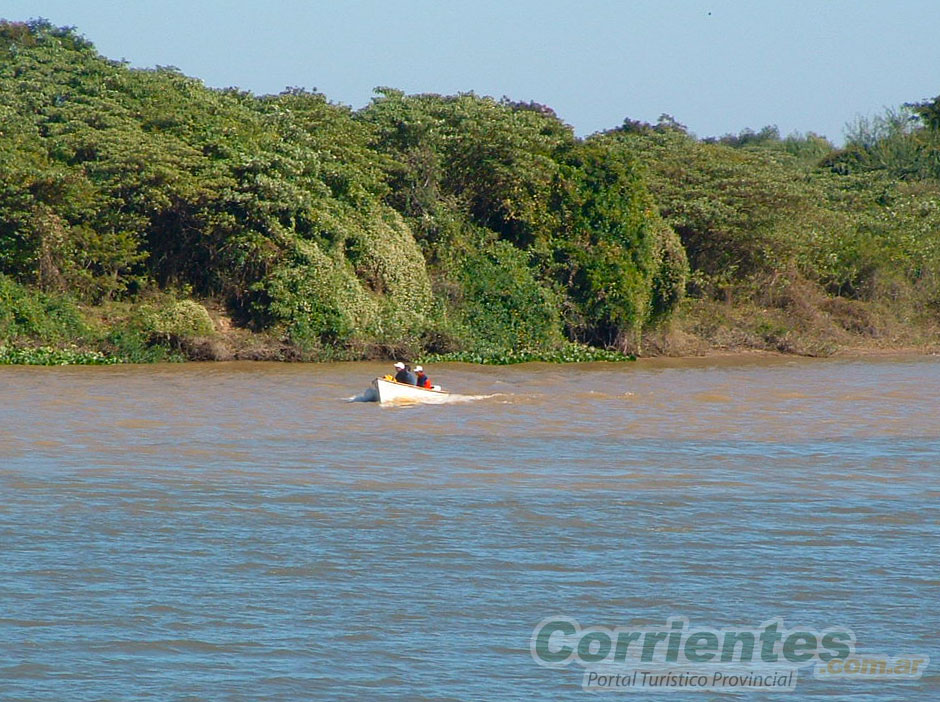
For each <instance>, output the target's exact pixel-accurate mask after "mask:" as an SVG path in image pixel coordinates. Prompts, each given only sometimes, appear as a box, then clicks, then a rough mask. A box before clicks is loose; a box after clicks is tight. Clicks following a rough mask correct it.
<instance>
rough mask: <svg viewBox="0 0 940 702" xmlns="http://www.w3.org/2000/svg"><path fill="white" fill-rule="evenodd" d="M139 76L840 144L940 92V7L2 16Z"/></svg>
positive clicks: (676, 0) (239, 9) (785, 1)
mask: <svg viewBox="0 0 940 702" xmlns="http://www.w3.org/2000/svg"><path fill="white" fill-rule="evenodd" d="M0 17H4V18H6V19H14V20H25V19H29V18H33V17H45V18H47V19H49V20H50V21H52V22H53V23H55V24H57V25H74V26H76V27H78V29H79V31H80V32H81V33H82V34H84V35H85V36H86V37H87V38H88V39H90V40H91V41H92V42H94V43H95V45H96V46H97V47H98V50H99V51H100V52H101V53H102V54H104V55H105V56H107V57H109V58H113V59H122V58H123V59H126V60H127V61H129V62H130V63H131V65H133V66H137V67H150V66H154V65H172V66H177V67H179V68H180V69H181V70H182V71H183V72H184V73H186V74H188V75H191V76H195V77H198V78H201V79H202V80H203V81H205V83H206V84H207V85H209V86H213V87H227V86H238V87H240V88H243V89H247V90H251V91H254V92H256V93H274V92H279V91H281V90H282V89H283V88H285V87H286V86H302V87H306V88H309V89H313V88H316V89H318V90H320V91H321V92H323V93H325V94H326V95H327V97H328V98H329V99H330V100H331V101H333V102H339V103H345V104H348V105H352V106H353V107H357V108H358V107H361V106H363V105H365V104H366V103H367V102H368V101H369V100H370V99H371V96H372V89H373V88H374V87H376V86H380V85H385V86H391V87H395V88H399V89H401V90H404V91H406V92H409V93H413V92H435V93H444V94H452V93H456V92H460V91H470V90H472V91H474V92H476V93H478V94H481V95H493V96H495V97H502V96H503V95H506V96H509V97H510V98H512V99H514V100H534V101H536V102H541V103H544V104H546V105H548V106H550V107H552V108H554V109H555V111H556V112H557V113H558V115H559V116H560V117H561V118H562V119H563V120H565V121H566V122H568V123H569V124H571V125H573V126H574V127H575V130H576V131H577V133H578V134H580V135H586V134H590V133H591V132H594V131H598V130H601V129H607V128H610V127H615V126H618V125H619V124H621V122H622V121H623V119H624V118H625V117H629V118H631V119H640V120H644V121H650V122H655V121H656V119H657V118H658V117H659V115H660V114H662V113H669V114H671V115H673V116H674V117H675V118H676V119H677V120H678V121H680V122H682V123H683V124H686V125H687V126H688V127H689V128H690V130H691V131H693V132H694V133H696V134H697V135H698V136H700V137H705V136H720V135H722V134H726V133H729V132H730V133H736V132H738V131H740V130H742V129H744V128H746V127H750V128H753V129H759V128H760V127H762V126H764V125H767V124H776V125H777V126H778V127H779V128H780V131H781V132H782V133H783V134H788V133H790V132H792V131H801V132H806V131H815V132H817V133H821V134H824V135H826V136H828V137H829V138H830V139H833V140H834V141H836V142H841V139H842V134H843V129H844V126H845V124H846V122H849V121H851V120H853V119H854V118H855V117H857V116H858V115H872V114H876V113H880V112H881V111H882V110H883V108H885V107H897V106H899V105H900V104H902V103H904V102H910V101H913V100H920V99H923V98H928V97H933V96H935V95H938V94H940V2H938V0H815V1H809V0H737V1H731V0H648V1H645V2H638V1H632V0H606V1H602V0H569V1H567V2H562V1H561V0H464V1H461V2H457V1H450V0H266V1H265V0H228V1H224V0H188V1H181V0H162V1H160V0H155V1H142V0H120V1H117V0H0Z"/></svg>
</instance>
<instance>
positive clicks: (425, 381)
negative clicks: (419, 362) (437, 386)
mask: <svg viewBox="0 0 940 702" xmlns="http://www.w3.org/2000/svg"><path fill="white" fill-rule="evenodd" d="M415 373H417V375H418V381H417V382H416V383H415V385H417V386H418V387H419V388H428V389H429V390H430V389H431V379H430V378H429V377H428V376H426V375H425V374H424V368H422V367H421V366H415Z"/></svg>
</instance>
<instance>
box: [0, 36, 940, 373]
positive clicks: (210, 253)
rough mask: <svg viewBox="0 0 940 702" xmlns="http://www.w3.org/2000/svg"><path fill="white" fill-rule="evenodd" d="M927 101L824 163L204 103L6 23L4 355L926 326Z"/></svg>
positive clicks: (620, 343) (1, 179)
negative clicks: (825, 323) (883, 318)
mask: <svg viewBox="0 0 940 702" xmlns="http://www.w3.org/2000/svg"><path fill="white" fill-rule="evenodd" d="M937 112H938V110H937V102H936V100H934V101H933V102H930V101H925V102H922V103H916V104H912V105H909V106H907V107H905V108H903V111H902V112H898V113H889V114H888V115H886V116H885V117H884V118H877V119H876V120H874V121H869V122H864V121H860V122H859V123H858V124H857V125H856V128H855V130H854V132H853V133H852V134H850V137H849V140H848V144H847V146H846V148H845V149H843V150H840V151H837V150H835V149H834V148H833V147H832V145H831V144H829V142H827V141H826V140H825V139H823V138H822V137H818V136H816V135H812V134H810V135H807V136H805V137H804V136H800V135H794V136H791V137H787V138H785V139H782V138H781V137H780V135H779V133H777V131H776V129H775V128H765V129H763V130H761V131H760V132H757V133H755V132H750V131H748V132H744V133H742V134H740V135H737V136H727V137H723V138H721V139H716V140H706V141H699V140H697V139H695V138H694V137H693V136H691V135H689V134H688V133H686V131H685V130H684V128H682V126H681V125H679V124H677V123H676V122H675V121H674V120H672V119H669V118H666V119H663V120H662V121H661V122H660V123H659V124H657V125H646V124H641V123H637V122H631V121H629V120H628V121H626V122H625V123H624V125H623V126H622V127H621V128H619V129H615V130H612V131H610V132H607V133H604V134H598V135H595V136H593V137H590V138H588V139H578V138H576V137H575V136H574V134H573V132H572V130H571V128H570V127H569V126H568V125H566V124H565V123H563V122H562V121H561V120H559V119H558V117H557V116H556V115H555V114H554V113H553V112H552V111H551V110H550V109H548V108H546V107H544V106H542V105H538V104H532V103H514V102H511V101H509V100H507V99H503V100H501V101H497V100H493V99H491V98H486V97H479V96H477V95H474V94H472V93H467V94H460V95H456V96H438V95H413V96H408V95H405V94H403V93H401V92H399V91H396V90H393V89H387V88H383V89H380V90H378V91H377V94H376V97H375V99H374V100H373V101H372V103H371V104H370V105H368V106H367V107H365V108H364V109H362V110H359V111H353V110H352V109H350V108H348V107H345V106H341V105H336V104H333V103H330V102H329V101H328V100H327V99H326V97H325V96H323V95H321V94H319V93H315V92H308V91H305V90H302V89H288V90H286V91H285V92H283V93H281V94H280V95H276V96H262V97H258V96H254V95H251V94H249V93H245V92H241V91H238V90H233V89H229V90H212V89H208V88H206V87H205V86H203V85H202V83H201V82H200V81H198V80H196V79H192V78H188V77H186V76H184V75H182V74H181V73H180V72H179V71H177V70H176V69H174V68H156V69H153V70H135V69H130V68H129V67H127V66H126V65H123V64H121V63H118V62H114V61H109V60H107V59H105V58H103V57H101V56H99V55H98V54H97V52H96V51H95V49H94V47H93V46H92V45H91V44H90V43H88V42H87V41H86V40H85V39H84V38H82V37H81V36H80V35H78V34H77V33H76V32H75V31H74V30H71V29H62V28H56V27H54V26H51V25H50V24H48V23H46V22H44V21H34V22H29V23H10V22H0V343H4V344H6V345H7V347H9V348H10V349H15V348H24V347H34V348H38V347H40V346H46V347H48V348H60V349H65V348H66V347H67V346H68V345H69V344H78V345H79V346H80V347H81V348H82V349H84V350H85V351H87V352H89V353H91V352H95V353H97V352H103V353H104V354H105V356H106V357H108V358H121V359H129V360H155V359H161V358H173V357H178V356H179V355H180V354H182V355H185V356H189V357H225V355H226V353H227V352H226V351H225V349H224V348H223V346H224V345H220V344H221V342H218V341H217V340H214V339H217V338H218V336H219V331H220V330H221V331H223V332H226V333H228V336H229V337H231V338H238V339H241V341H240V342H239V343H241V344H242V346H243V347H245V348H248V349H249V352H248V353H247V356H248V357H278V358H359V357H366V356H378V355H386V354H405V355H412V356H417V355H419V354H439V355H438V356H435V357H437V358H456V357H458V356H459V354H463V356H459V357H466V358H479V359H530V358H536V357H543V358H555V359H574V358H587V357H598V358H600V357H603V356H604V355H603V354H599V353H598V354H595V356H591V354H590V353H588V352H586V351H584V349H585V346H584V345H585V344H586V345H589V346H591V347H594V348H603V349H610V350H613V351H619V352H626V353H630V352H632V351H636V350H637V349H639V348H640V344H641V342H642V340H643V339H644V338H645V339H647V340H655V339H657V338H658V337H657V335H661V333H662V331H661V330H663V329H667V328H673V327H675V325H676V324H684V325H685V329H686V331H687V332H688V333H693V334H697V335H698V336H699V337H702V338H703V339H706V340H707V341H708V342H709V343H712V342H715V343H719V342H720V340H717V341H716V339H715V338H711V339H708V337H709V334H708V333H707V330H704V327H703V325H702V324H701V323H699V322H701V321H702V319H704V318H705V317H706V316H707V315H706V314H705V312H707V311H708V310H710V309H713V308H711V307H708V305H712V304H713V303H714V304H719V303H720V304H724V305H727V304H729V303H730V304H731V305H740V304H745V305H748V304H753V305H756V306H757V307H760V308H761V309H765V310H766V309H771V310H774V309H776V310H780V311H781V315H777V316H776V317H775V316H774V314H773V313H767V314H764V313H763V312H762V313H761V314H759V315H756V316H755V315H749V318H751V319H753V320H756V321H754V325H757V326H759V327H760V328H761V329H764V332H760V333H758V334H757V336H758V337H760V338H756V339H745V340H744V341H745V342H746V343H749V344H751V345H758V346H760V345H762V344H763V345H770V346H776V347H779V348H784V347H785V346H786V344H782V343H780V340H781V338H782V337H784V336H787V334H789V331H790V330H791V329H792V328H793V324H792V323H790V324H788V323H787V321H786V319H787V315H789V318H791V319H792V312H793V309H794V308H796V307H799V306H800V305H803V306H804V307H806V306H807V305H808V306H809V307H810V308H812V309H813V310H816V311H817V312H818V313H819V314H823V315H830V316H832V317H833V318H834V319H836V321H837V322H838V324H840V325H841V328H844V329H846V330H848V331H851V332H859V331H860V330H863V327H865V325H866V324H868V326H869V327H871V326H872V325H874V326H875V327H877V326H878V324H876V323H874V322H871V319H870V310H867V308H866V309H863V308H862V307H859V305H873V304H877V305H887V307H886V309H889V308H890V311H891V314H894V315H896V316H897V315H903V314H909V315H911V318H912V319H913V317H917V319H918V320H922V319H924V318H935V317H936V313H937V310H938V307H940V293H938V290H940V266H938V260H940V251H938V249H940V244H938V227H940V207H938V197H937V195H938V185H937V183H938V179H940V165H938V164H940V158H938V154H940V147H938V144H940V138H938V135H940V120H938V119H937ZM687 292H688V293H689V294H690V296H691V297H690V298H689V299H685V298H686V294H687ZM807 300H808V301H809V302H807ZM690 310H691V311H692V312H691V313H690ZM690 314H691V315H692V316H691V317H690ZM696 315H698V317H697V318H695V319H692V318H693V317H695V316H696ZM866 315H869V316H868V317H866ZM931 315H932V317H931ZM804 316H805V315H804ZM818 316H819V315H817V317H818ZM690 319H692V323H690V322H689V320H690ZM729 319H730V318H729ZM729 319H725V320H724V321H722V320H719V321H718V322H716V324H717V325H718V326H719V327H721V326H722V324H724V325H725V326H727V325H728V324H735V323H737V322H735V321H734V320H730V321H729ZM696 320H697V321H696ZM859 320H862V321H859ZM864 320H868V321H867V322H866V321H864ZM760 325H763V326H760ZM852 325H855V327H858V328H853V327H852ZM755 328H757V327H755ZM865 328H867V327H865ZM703 330H704V331H703ZM865 333H867V332H865ZM239 334H241V336H239ZM712 336H713V337H714V335H712ZM248 337H252V338H263V339H267V340H268V341H267V342H266V347H265V348H263V349H259V347H258V344H257V343H255V342H254V341H245V339H247V338H248ZM791 350H800V349H799V348H793V349H791ZM5 353H6V356H5V357H8V358H17V356H16V354H15V353H12V352H5ZM228 353H229V354H230V353H231V350H230V349H229V351H228ZM440 354H444V355H443V356H442V355H440ZM447 354H450V355H447ZM455 354H457V355H455ZM66 356H67V354H66ZM37 357H44V356H42V354H39V355H38V356H37ZM93 357H96V356H94V354H93V353H92V355H90V356H88V358H93ZM610 357H615V355H614V356H610ZM616 357H618V358H619V356H616ZM50 358H51V357H50ZM0 360H2V359H0Z"/></svg>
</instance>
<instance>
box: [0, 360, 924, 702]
mask: <svg viewBox="0 0 940 702" xmlns="http://www.w3.org/2000/svg"><path fill="white" fill-rule="evenodd" d="M433 371H434V372H433V377H434V378H435V382H438V381H440V382H442V383H443V384H444V385H445V386H446V387H447V388H448V389H449V390H453V391H455V392H459V393H461V394H466V395H483V396H492V397H488V398H485V399H480V400H478V401H475V402H467V403H459V404H452V405H446V406H409V407H391V408H389V407H380V406H378V405H375V404H369V403H359V402H349V401H348V400H349V398H351V397H354V396H355V395H357V394H358V393H360V392H362V391H363V390H364V389H365V388H366V387H367V386H368V384H369V381H370V380H371V378H372V377H374V376H376V375H381V374H384V373H385V372H387V368H386V367H385V366H383V365H377V364H335V365H322V366H300V365H273V364H272V365H268V364H215V365H211V364H210V365H200V364H192V365H185V366H160V367H117V368H113V367H110V368H55V369H49V368H3V369H0V387H2V388H3V392H4V398H5V402H4V403H3V405H2V407H0V415H2V416H0V494H2V497H3V499H2V501H0V558H2V564H3V569H2V571H0V699H3V700H63V699H68V700H79V701H81V700H100V699H120V700H131V699H192V700H219V699H270V700H306V699H330V700H333V699H350V700H353V699H362V698H370V699H409V700H411V699H417V700H421V699H428V700H431V699H433V700H440V699H460V700H464V699H536V700H556V699H561V698H570V697H572V696H577V695H582V694H586V693H583V692H582V691H581V690H580V684H581V677H580V672H581V671H580V670H578V669H575V668H571V669H565V670H561V671H557V670H546V669H543V668H539V667H537V666H536V665H535V664H534V663H533V661H532V659H531V657H530V654H529V649H528V647H529V636H530V635H531V632H532V629H533V627H534V626H535V625H536V624H537V623H538V622H539V621H540V620H541V619H542V618H543V617H545V616H547V615H551V614H566V615H569V616H572V617H575V618H576V619H578V620H579V621H581V622H583V623H591V624H601V625H607V626H615V625H620V624H624V625H627V624H637V623H643V624H652V625H662V624H663V622H665V620H666V618H667V617H668V616H672V615H685V616H687V617H689V618H690V619H691V620H692V621H693V623H698V624H701V625H702V626H707V627H722V626H738V627H741V626H756V625H757V624H758V623H760V622H761V621H764V620H766V619H769V618H771V617H774V616H780V617H783V618H784V619H785V620H786V621H787V623H788V624H789V623H793V624H805V625H806V626H812V627H815V628H817V629H822V628H825V627H827V626H835V625H841V626H847V627H850V628H851V629H852V630H853V631H855V633H856V635H857V636H858V641H859V643H858V646H859V650H860V651H869V652H876V653H889V654H895V653H905V652H907V653H928V654H929V653H930V652H931V651H936V650H937V643H938V635H937V631H938V628H940V620H938V615H937V614H936V613H935V611H934V610H935V608H934V607H932V606H930V603H933V602H936V601H937V599H938V595H940V592H938V590H940V578H938V575H937V573H938V572H940V555H938V551H937V548H936V546H935V544H936V543H937V541H938V536H940V527H938V513H940V510H938V508H937V506H936V505H937V498H938V497H940V490H938V489H937V477H938V468H937V466H938V465H940V431H938V421H937V414H938V408H940V360H938V359H936V358H909V359H905V358H901V359H880V360H865V361H839V360H826V361H820V360H800V359H798V360H790V359H770V360H767V359H754V360H747V361H745V360H742V359H726V360H717V361H716V360H698V361H641V362H638V363H635V364H623V365H619V364H618V365H607V364H590V365H584V366H549V365H539V364H532V365H526V366H521V367H518V366H517V367H503V368H478V367H472V366H463V365H449V366H440V367H437V368H434V369H433ZM937 658H938V659H940V656H937ZM938 690H940V683H938V677H937V675H936V673H935V672H934V671H932V670H928V674H927V676H926V677H925V678H924V679H922V680H919V681H910V682H890V683H889V682H871V681H870V682H855V681H853V682H851V683H849V682H835V681H826V682H823V681H815V680H813V679H812V678H811V676H810V675H809V674H808V673H807V672H804V673H803V674H802V676H801V678H800V681H799V683H798V685H797V691H798V693H797V694H798V695H799V699H801V700H802V699H823V698H826V699H830V698H831V697H832V696H833V695H835V696H836V697H837V698H838V697H841V696H848V695H849V694H852V695H855V694H860V695H863V696H864V697H863V698H864V699H868V700H895V699H908V698H919V699H931V698H933V697H936V696H938ZM748 694H750V695H756V696H757V697H756V698H759V696H760V694H761V693H748ZM688 698H689V699H694V700H703V699H711V698H710V697H709V693H700V694H691V693H690V695H689V696H688ZM716 698H717V697H716ZM670 699H677V700H678V699H683V695H682V694H679V693H677V694H676V695H675V696H672V697H670Z"/></svg>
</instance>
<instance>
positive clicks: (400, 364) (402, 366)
mask: <svg viewBox="0 0 940 702" xmlns="http://www.w3.org/2000/svg"><path fill="white" fill-rule="evenodd" d="M404 367H405V364H404V363H402V362H401V361H399V362H398V363H396V364H395V368H397V369H398V370H401V369H402V368H404Z"/></svg>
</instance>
